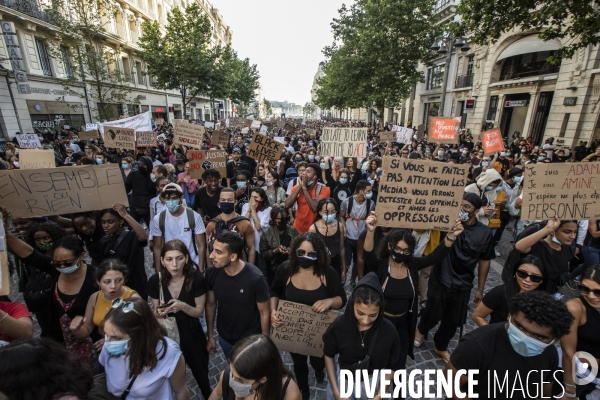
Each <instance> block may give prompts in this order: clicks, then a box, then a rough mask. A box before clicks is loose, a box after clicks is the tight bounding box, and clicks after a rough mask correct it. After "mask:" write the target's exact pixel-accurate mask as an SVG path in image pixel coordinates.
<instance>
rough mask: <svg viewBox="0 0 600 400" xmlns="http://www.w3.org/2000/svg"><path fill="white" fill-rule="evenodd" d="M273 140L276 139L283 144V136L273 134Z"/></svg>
mask: <svg viewBox="0 0 600 400" xmlns="http://www.w3.org/2000/svg"><path fill="white" fill-rule="evenodd" d="M261 133H262V132H261ZM273 140H277V141H278V142H279V143H283V144H285V138H284V137H283V136H275V137H273Z"/></svg>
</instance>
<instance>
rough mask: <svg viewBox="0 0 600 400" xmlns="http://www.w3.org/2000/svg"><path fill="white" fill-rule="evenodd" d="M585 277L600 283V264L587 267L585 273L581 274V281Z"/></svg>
mask: <svg viewBox="0 0 600 400" xmlns="http://www.w3.org/2000/svg"><path fill="white" fill-rule="evenodd" d="M584 279H589V280H591V281H594V282H596V283H598V284H600V265H592V266H590V267H587V268H586V269H585V271H583V274H581V281H582V282H583V280H584Z"/></svg>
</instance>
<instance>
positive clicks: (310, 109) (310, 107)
mask: <svg viewBox="0 0 600 400" xmlns="http://www.w3.org/2000/svg"><path fill="white" fill-rule="evenodd" d="M315 110H316V107H315V105H314V104H313V103H312V102H310V101H308V102H306V103H305V104H304V107H302V113H303V114H304V115H305V116H309V117H310V116H312V115H313V113H314V112H315Z"/></svg>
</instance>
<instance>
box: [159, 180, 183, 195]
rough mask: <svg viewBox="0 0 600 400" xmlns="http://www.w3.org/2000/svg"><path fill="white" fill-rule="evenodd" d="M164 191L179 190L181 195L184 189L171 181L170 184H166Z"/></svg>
mask: <svg viewBox="0 0 600 400" xmlns="http://www.w3.org/2000/svg"><path fill="white" fill-rule="evenodd" d="M162 192H163V193H167V192H177V193H178V194H179V195H180V196H183V190H182V189H181V186H179V185H178V184H176V183H169V184H167V185H165V187H164V188H163V190H162Z"/></svg>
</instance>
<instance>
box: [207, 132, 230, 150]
mask: <svg viewBox="0 0 600 400" xmlns="http://www.w3.org/2000/svg"><path fill="white" fill-rule="evenodd" d="M210 142H211V143H212V144H213V146H215V145H221V146H224V147H227V146H229V133H227V132H223V131H213V133H212V137H211V139H210Z"/></svg>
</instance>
